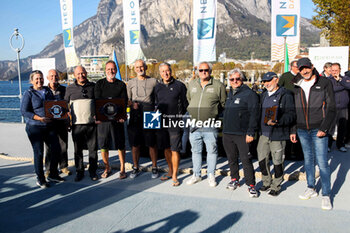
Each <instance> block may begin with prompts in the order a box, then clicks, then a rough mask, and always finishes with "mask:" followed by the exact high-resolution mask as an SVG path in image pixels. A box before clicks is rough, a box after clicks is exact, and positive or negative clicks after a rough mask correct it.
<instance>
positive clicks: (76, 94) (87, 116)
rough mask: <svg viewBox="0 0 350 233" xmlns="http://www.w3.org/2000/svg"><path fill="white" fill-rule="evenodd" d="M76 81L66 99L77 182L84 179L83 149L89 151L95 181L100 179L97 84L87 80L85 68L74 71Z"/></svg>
mask: <svg viewBox="0 0 350 233" xmlns="http://www.w3.org/2000/svg"><path fill="white" fill-rule="evenodd" d="M74 77H75V81H74V83H73V84H71V85H69V86H68V87H67V89H66V94H65V96H64V99H65V100H66V101H67V102H68V103H69V106H70V113H71V116H72V138H73V142H74V161H75V168H76V177H75V181H76V182H78V181H80V180H82V179H83V178H84V161H83V160H84V157H83V149H84V147H85V146H86V145H87V147H88V150H89V173H90V178H91V180H93V181H96V180H97V179H98V177H97V175H96V170H97V141H96V140H97V138H96V137H97V135H96V125H95V119H94V118H95V96H94V87H95V84H94V83H92V82H89V80H88V79H87V72H86V70H85V68H84V67H83V66H77V67H76V68H75V69H74Z"/></svg>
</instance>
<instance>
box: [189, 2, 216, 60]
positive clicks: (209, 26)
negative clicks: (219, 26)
mask: <svg viewBox="0 0 350 233" xmlns="http://www.w3.org/2000/svg"><path fill="white" fill-rule="evenodd" d="M216 9H217V1H216V0H205V1H203V0H193V64H194V65H197V64H198V63H199V62H202V61H216V45H215V40H216Z"/></svg>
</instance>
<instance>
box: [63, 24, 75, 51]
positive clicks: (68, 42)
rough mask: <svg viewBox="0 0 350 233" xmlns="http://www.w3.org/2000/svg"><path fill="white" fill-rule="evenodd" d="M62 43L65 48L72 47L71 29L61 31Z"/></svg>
mask: <svg viewBox="0 0 350 233" xmlns="http://www.w3.org/2000/svg"><path fill="white" fill-rule="evenodd" d="M63 41H64V47H65V48H68V47H72V46H73V43H72V29H71V28H68V29H65V30H63Z"/></svg>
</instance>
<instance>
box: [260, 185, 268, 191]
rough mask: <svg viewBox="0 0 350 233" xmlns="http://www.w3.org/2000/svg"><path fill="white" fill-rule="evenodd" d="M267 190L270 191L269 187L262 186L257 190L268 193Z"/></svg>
mask: <svg viewBox="0 0 350 233" xmlns="http://www.w3.org/2000/svg"><path fill="white" fill-rule="evenodd" d="M269 189H270V186H262V187H261V188H260V189H259V190H260V191H263V192H265V191H268V190H269Z"/></svg>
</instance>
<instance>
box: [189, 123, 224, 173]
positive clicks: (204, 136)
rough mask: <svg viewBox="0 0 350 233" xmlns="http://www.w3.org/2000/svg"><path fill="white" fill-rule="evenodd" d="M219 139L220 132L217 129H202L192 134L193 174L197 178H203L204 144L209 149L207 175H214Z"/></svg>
mask: <svg viewBox="0 0 350 233" xmlns="http://www.w3.org/2000/svg"><path fill="white" fill-rule="evenodd" d="M217 137H218V132H217V130H216V129H215V128H210V129H208V128H200V129H197V130H196V131H194V132H191V133H190V143H191V147H192V163H193V173H194V175H195V176H197V177H199V176H201V168H202V148H203V142H204V143H205V146H206V149H207V165H208V169H207V174H208V175H209V174H213V175H214V172H215V167H216V159H217V157H218V149H217V143H216V140H217Z"/></svg>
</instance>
